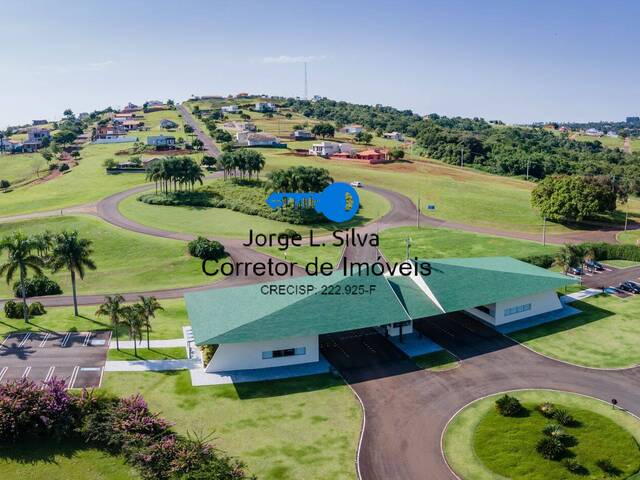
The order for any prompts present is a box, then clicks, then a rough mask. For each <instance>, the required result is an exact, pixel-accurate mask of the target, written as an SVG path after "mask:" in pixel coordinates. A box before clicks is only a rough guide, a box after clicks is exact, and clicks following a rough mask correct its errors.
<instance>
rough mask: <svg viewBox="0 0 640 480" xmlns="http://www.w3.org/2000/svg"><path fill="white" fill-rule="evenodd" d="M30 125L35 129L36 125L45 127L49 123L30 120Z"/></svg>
mask: <svg viewBox="0 0 640 480" xmlns="http://www.w3.org/2000/svg"><path fill="white" fill-rule="evenodd" d="M31 123H32V125H33V126H34V127H37V126H38V125H46V124H47V123H49V122H47V121H46V120H31Z"/></svg>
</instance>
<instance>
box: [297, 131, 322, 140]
mask: <svg viewBox="0 0 640 480" xmlns="http://www.w3.org/2000/svg"><path fill="white" fill-rule="evenodd" d="M291 138H293V139H294V140H315V138H316V136H315V135H314V134H313V133H311V132H307V131H306V130H294V131H293V133H292V134H291Z"/></svg>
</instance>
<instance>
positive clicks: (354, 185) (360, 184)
mask: <svg viewBox="0 0 640 480" xmlns="http://www.w3.org/2000/svg"><path fill="white" fill-rule="evenodd" d="M351 186H352V187H356V188H361V187H362V182H351Z"/></svg>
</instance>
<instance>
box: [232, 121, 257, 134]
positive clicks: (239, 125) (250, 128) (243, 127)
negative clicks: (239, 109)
mask: <svg viewBox="0 0 640 480" xmlns="http://www.w3.org/2000/svg"><path fill="white" fill-rule="evenodd" d="M232 128H235V129H236V130H238V131H240V132H255V131H256V130H257V129H256V126H255V125H254V124H253V123H251V122H234V123H233V127H232Z"/></svg>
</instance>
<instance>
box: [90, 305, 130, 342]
mask: <svg viewBox="0 0 640 480" xmlns="http://www.w3.org/2000/svg"><path fill="white" fill-rule="evenodd" d="M123 303H124V297H123V296H122V295H113V296H112V295H107V296H106V297H104V302H103V303H102V305H100V306H99V307H98V310H96V315H97V316H99V317H101V316H105V317H109V321H110V322H111V328H113V333H114V334H115V335H116V350H120V340H119V339H118V326H119V325H120V319H121V317H122V308H123V306H122V304H123Z"/></svg>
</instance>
